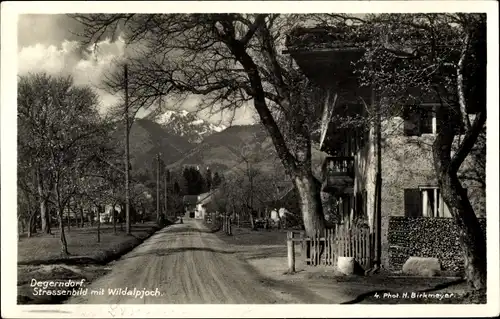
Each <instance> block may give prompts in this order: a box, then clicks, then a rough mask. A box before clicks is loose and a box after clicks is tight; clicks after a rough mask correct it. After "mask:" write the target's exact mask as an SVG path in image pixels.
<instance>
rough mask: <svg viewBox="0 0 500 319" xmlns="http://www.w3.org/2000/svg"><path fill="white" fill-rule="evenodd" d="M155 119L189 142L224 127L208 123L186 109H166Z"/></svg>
mask: <svg viewBox="0 0 500 319" xmlns="http://www.w3.org/2000/svg"><path fill="white" fill-rule="evenodd" d="M156 121H157V123H158V124H160V125H162V126H163V127H164V128H165V129H166V130H167V132H169V133H171V134H175V135H178V136H183V137H185V138H187V139H188V140H189V142H191V143H200V142H201V141H203V139H204V138H205V137H206V136H208V135H211V134H213V133H215V132H220V131H223V130H224V129H226V126H224V125H215V124H213V123H209V122H207V121H205V120H203V119H200V118H199V117H198V116H197V115H196V114H195V113H193V112H188V111H186V110H179V111H174V110H169V111H166V112H165V113H163V114H162V115H161V116H159V117H158V118H157V120H156Z"/></svg>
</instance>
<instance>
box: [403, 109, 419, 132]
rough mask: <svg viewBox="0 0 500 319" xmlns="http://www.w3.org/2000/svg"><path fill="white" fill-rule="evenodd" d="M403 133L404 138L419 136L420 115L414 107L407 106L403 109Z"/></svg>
mask: <svg viewBox="0 0 500 319" xmlns="http://www.w3.org/2000/svg"><path fill="white" fill-rule="evenodd" d="M403 117H404V133H405V135H406V136H419V135H420V127H421V120H420V118H421V113H420V112H419V110H418V109H416V107H415V106H410V105H407V106H406V107H405V109H404V114H403Z"/></svg>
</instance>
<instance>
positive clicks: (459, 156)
mask: <svg viewBox="0 0 500 319" xmlns="http://www.w3.org/2000/svg"><path fill="white" fill-rule="evenodd" d="M484 123H486V111H482V112H480V113H479V115H478V117H477V118H476V120H475V121H474V123H473V124H472V126H471V127H470V129H468V130H467V133H466V134H465V137H464V139H463V141H462V143H461V144H460V146H459V148H458V150H457V152H456V153H455V155H453V157H452V159H451V163H450V170H451V171H452V172H455V173H456V172H458V170H459V168H460V166H461V165H462V163H463V161H464V160H465V158H466V157H467V155H469V153H470V151H471V150H472V148H473V147H474V145H475V144H476V141H477V138H478V136H479V134H480V133H481V131H482V129H483V127H484Z"/></svg>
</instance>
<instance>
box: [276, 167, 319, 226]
mask: <svg viewBox="0 0 500 319" xmlns="http://www.w3.org/2000/svg"><path fill="white" fill-rule="evenodd" d="M294 183H295V187H296V188H297V190H298V195H299V202H300V207H301V209H300V210H301V212H302V214H303V215H302V219H303V221H304V228H305V231H306V234H307V235H308V236H312V235H314V233H315V232H316V231H319V232H320V233H321V234H322V233H323V232H324V230H325V217H324V215H323V207H322V206H321V194H320V185H319V183H318V181H317V180H316V179H315V177H314V176H313V175H312V173H309V174H304V175H303V176H297V177H295V178H294ZM278 213H279V212H278Z"/></svg>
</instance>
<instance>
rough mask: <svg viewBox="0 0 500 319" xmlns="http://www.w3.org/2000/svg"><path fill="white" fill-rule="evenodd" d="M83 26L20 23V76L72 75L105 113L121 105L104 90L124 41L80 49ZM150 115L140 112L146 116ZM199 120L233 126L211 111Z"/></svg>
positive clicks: (26, 18)
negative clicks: (92, 50)
mask: <svg viewBox="0 0 500 319" xmlns="http://www.w3.org/2000/svg"><path fill="white" fill-rule="evenodd" d="M79 31H81V26H80V25H79V23H78V22H76V21H74V20H73V19H71V18H70V17H67V16H66V15H62V14H37V15H33V14H29V15H28V14H24V15H19V20H18V52H17V55H18V74H19V75H25V74H28V73H35V72H47V73H48V74H53V75H72V76H73V78H74V82H75V84H76V85H91V86H93V87H94V88H95V90H96V92H97V93H98V94H99V96H100V99H101V106H100V107H101V111H102V112H105V111H106V110H107V109H108V108H109V107H110V106H112V105H113V104H116V103H118V102H119V101H120V99H121V97H120V96H114V95H110V94H108V93H107V92H105V91H104V90H102V89H99V87H100V86H101V81H102V80H103V78H104V77H105V75H106V74H107V73H108V72H109V71H110V68H111V66H110V65H111V61H113V59H115V58H119V57H120V56H122V55H123V53H124V48H125V43H124V42H123V39H121V38H117V39H115V41H110V40H109V39H107V40H105V41H103V42H101V43H100V44H99V53H98V55H97V56H95V55H93V54H91V53H90V52H85V51H82V50H81V49H80V45H79V42H78V41H79V40H81V38H80V37H79V36H78V33H79ZM198 101H199V99H198V98H197V97H196V96H192V97H191V98H189V100H188V101H186V103H184V104H183V105H182V106H181V107H180V108H181V109H185V110H187V111H195V110H197V109H198ZM146 114H147V111H145V112H140V113H139V115H138V116H144V115H146ZM198 116H199V117H200V118H202V119H204V120H207V121H208V122H211V123H214V124H216V125H219V124H224V125H228V124H230V123H229V122H228V121H229V119H230V118H232V117H233V114H232V112H231V114H229V113H228V114H226V113H225V114H222V116H221V114H220V113H219V114H210V112H209V111H208V110H206V111H201V112H198ZM254 119H255V111H254V109H253V106H252V105H251V104H250V105H248V106H246V107H242V108H241V109H238V110H237V111H236V114H235V116H234V119H233V122H232V125H243V124H251V123H252V122H253V121H254Z"/></svg>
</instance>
